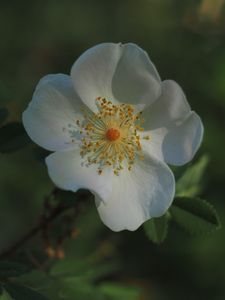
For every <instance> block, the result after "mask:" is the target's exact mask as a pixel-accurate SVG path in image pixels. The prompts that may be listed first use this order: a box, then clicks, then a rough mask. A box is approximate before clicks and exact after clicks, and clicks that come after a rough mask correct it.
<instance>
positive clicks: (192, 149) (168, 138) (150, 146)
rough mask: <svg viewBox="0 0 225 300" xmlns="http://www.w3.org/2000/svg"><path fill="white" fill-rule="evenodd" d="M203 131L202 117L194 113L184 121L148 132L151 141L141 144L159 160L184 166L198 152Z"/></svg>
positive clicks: (144, 141)
mask: <svg viewBox="0 0 225 300" xmlns="http://www.w3.org/2000/svg"><path fill="white" fill-rule="evenodd" d="M203 131H204V130H203V125H202V122H201V119H200V117H199V116H198V115H197V114H196V113H195V112H193V111H192V112H190V113H189V114H188V116H187V117H186V118H185V119H184V120H183V121H177V122H174V123H172V124H169V125H168V126H167V127H162V128H159V129H155V130H152V131H151V130H150V131H148V132H147V134H148V135H149V136H150V140H149V141H146V140H142V142H141V144H142V147H143V149H144V151H147V152H148V153H150V154H152V155H154V156H155V157H157V158H158V159H160V160H163V161H165V162H166V163H168V164H171V165H183V164H186V163H187V162H189V161H190V160H192V158H193V157H194V155H195V153H196V152H197V150H198V148H199V146H200V144H201V142H202V137H203ZM143 135H146V132H145V133H144V134H143Z"/></svg>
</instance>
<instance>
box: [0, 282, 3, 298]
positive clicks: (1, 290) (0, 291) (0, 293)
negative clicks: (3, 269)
mask: <svg viewBox="0 0 225 300" xmlns="http://www.w3.org/2000/svg"><path fill="white" fill-rule="evenodd" d="M2 293H3V287H2V285H1V283H0V296H1V295H2Z"/></svg>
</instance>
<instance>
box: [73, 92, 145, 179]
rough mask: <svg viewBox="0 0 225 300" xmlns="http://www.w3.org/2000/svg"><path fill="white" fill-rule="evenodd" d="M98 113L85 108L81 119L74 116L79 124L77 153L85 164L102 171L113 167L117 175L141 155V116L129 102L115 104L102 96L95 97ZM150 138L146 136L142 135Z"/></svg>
mask: <svg viewBox="0 0 225 300" xmlns="http://www.w3.org/2000/svg"><path fill="white" fill-rule="evenodd" d="M96 105H97V108H98V112H97V113H93V112H91V111H89V110H88V111H84V120H83V121H80V120H77V122H76V123H77V125H78V127H79V128H80V140H81V145H80V155H81V157H82V158H84V162H83V163H84V164H86V165H87V166H88V165H91V164H97V165H98V173H99V174H101V173H102V172H103V169H104V168H105V167H112V168H113V171H114V174H115V175H119V173H120V171H121V170H123V169H124V168H127V169H128V170H131V169H132V166H133V164H134V161H135V159H136V158H137V157H138V158H139V159H143V158H144V157H143V153H142V149H141V143H140V138H141V137H140V134H139V133H140V131H143V128H142V127H141V124H142V122H143V119H142V118H141V113H135V111H134V108H133V106H132V105H129V104H124V103H123V104H118V105H114V104H113V103H112V102H111V101H107V100H106V99H105V98H102V97H98V98H97V99H96ZM144 138H145V139H149V137H148V136H147V137H144Z"/></svg>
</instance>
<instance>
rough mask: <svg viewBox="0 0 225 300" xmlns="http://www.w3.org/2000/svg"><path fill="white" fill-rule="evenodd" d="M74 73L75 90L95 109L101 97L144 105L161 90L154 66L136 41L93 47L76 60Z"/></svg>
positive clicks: (72, 72)
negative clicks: (98, 98) (135, 43)
mask: <svg viewBox="0 0 225 300" xmlns="http://www.w3.org/2000/svg"><path fill="white" fill-rule="evenodd" d="M71 76H72V79H73V83H74V87H75V90H76V91H77V93H78V94H79V96H80V97H81V99H82V100H83V101H84V103H85V104H86V105H87V106H88V107H89V108H90V109H92V110H93V111H96V105H95V99H96V98H97V97H105V98H107V99H108V100H111V101H112V102H114V103H118V102H123V103H130V104H134V105H138V106H139V107H140V108H143V107H144V106H145V105H149V104H150V103H151V102H153V101H154V100H155V99H156V98H157V97H158V96H159V94H160V93H161V82H160V78H159V75H158V73H157V71H156V69H155V67H154V65H153V64H152V63H151V61H150V59H149V57H148V55H147V54H146V52H144V51H143V50H142V49H141V48H139V47H138V46H136V45H134V44H125V45H122V44H113V43H104V44H99V45H97V46H95V47H92V48H90V49H89V50H87V51H86V52H84V53H83V54H82V55H81V56H80V57H79V58H78V60H77V61H76V62H75V63H74V65H73V67H72V70H71Z"/></svg>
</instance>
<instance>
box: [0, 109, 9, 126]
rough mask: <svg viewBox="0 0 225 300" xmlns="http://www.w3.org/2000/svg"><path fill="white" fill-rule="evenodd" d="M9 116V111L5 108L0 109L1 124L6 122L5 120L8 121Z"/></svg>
mask: <svg viewBox="0 0 225 300" xmlns="http://www.w3.org/2000/svg"><path fill="white" fill-rule="evenodd" d="M8 115H9V112H8V109H7V108H5V107H1V108H0V124H2V123H3V122H5V120H6V119H7V117H8Z"/></svg>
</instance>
